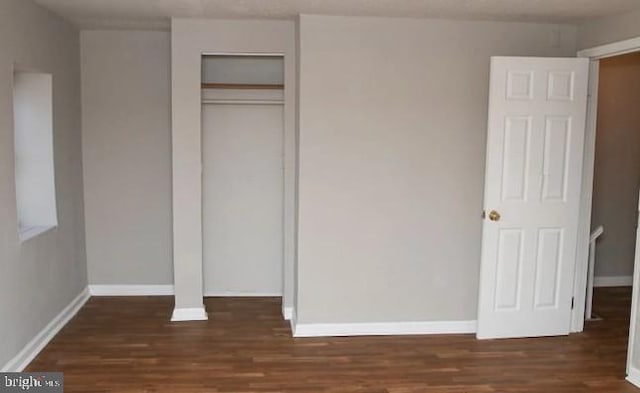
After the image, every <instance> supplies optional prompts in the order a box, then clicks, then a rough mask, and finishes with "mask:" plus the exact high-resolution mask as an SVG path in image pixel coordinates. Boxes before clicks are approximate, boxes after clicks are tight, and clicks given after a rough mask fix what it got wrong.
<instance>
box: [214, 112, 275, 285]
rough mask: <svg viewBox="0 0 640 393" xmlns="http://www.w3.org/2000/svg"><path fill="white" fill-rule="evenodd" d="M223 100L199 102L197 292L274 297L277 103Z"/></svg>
mask: <svg viewBox="0 0 640 393" xmlns="http://www.w3.org/2000/svg"><path fill="white" fill-rule="evenodd" d="M239 101H241V100H239ZM229 102H231V101H227V103H225V104H213V105H212V104H207V105H203V106H202V125H203V126H202V133H203V135H202V155H203V191H202V192H203V212H202V215H203V277H204V294H205V296H281V295H282V280H283V277H282V275H283V231H282V225H283V222H282V209H283V181H284V180H283V157H282V154H283V153H282V152H283V147H282V143H283V107H282V105H273V104H266V105H265V104H246V103H239V104H230V103H229Z"/></svg>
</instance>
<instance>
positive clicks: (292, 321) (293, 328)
mask: <svg viewBox="0 0 640 393" xmlns="http://www.w3.org/2000/svg"><path fill="white" fill-rule="evenodd" d="M297 323H298V316H297V315H296V309H295V308H292V309H291V319H289V325H290V326H291V335H292V336H293V337H296V324H297Z"/></svg>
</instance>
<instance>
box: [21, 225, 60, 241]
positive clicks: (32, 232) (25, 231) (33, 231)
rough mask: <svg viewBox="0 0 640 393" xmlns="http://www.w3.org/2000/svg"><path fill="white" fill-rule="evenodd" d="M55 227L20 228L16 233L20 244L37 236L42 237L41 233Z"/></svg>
mask: <svg viewBox="0 0 640 393" xmlns="http://www.w3.org/2000/svg"><path fill="white" fill-rule="evenodd" d="M55 227H56V226H55V225H45V226H31V227H21V228H20V231H19V232H18V236H19V237H20V242H21V243H24V242H26V241H27V240H29V239H33V238H34V237H36V236H38V235H42V234H43V233H45V232H48V231H50V230H51V229H53V228H55Z"/></svg>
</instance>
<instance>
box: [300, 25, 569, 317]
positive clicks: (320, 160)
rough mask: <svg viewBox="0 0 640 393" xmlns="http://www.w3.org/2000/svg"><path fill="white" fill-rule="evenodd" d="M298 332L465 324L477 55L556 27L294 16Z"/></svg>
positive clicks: (470, 284) (557, 38)
mask: <svg viewBox="0 0 640 393" xmlns="http://www.w3.org/2000/svg"><path fill="white" fill-rule="evenodd" d="M299 29H300V37H299V40H300V44H299V45H300V49H299V56H300V61H299V67H300V68H299V72H300V81H299V88H300V97H299V100H300V102H299V108H300V119H299V122H300V125H299V133H300V135H299V138H300V139H299V145H300V146H299V154H300V158H299V159H300V168H299V222H298V225H299V233H298V273H297V274H298V282H297V284H298V298H297V302H298V304H297V310H296V312H297V316H298V323H303V324H304V323H339V322H396V321H438V320H445V321H446V320H472V319H475V318H476V312H477V299H478V274H479V264H480V246H481V243H480V237H481V218H480V215H481V212H482V199H483V183H484V180H483V177H484V163H485V144H486V134H487V100H488V86H489V57H490V56H494V55H512V56H518V55H520V56H522V55H528V56H575V28H573V27H571V26H561V25H544V24H514V23H498V22H464V21H445V20H418V19H386V18H354V17H328V16H302V17H301V18H300V26H299Z"/></svg>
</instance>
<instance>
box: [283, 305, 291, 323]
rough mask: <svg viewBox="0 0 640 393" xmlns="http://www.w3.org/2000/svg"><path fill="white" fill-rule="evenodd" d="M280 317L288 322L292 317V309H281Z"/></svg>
mask: <svg viewBox="0 0 640 393" xmlns="http://www.w3.org/2000/svg"><path fill="white" fill-rule="evenodd" d="M282 317H283V318H284V320H285V321H290V320H291V317H293V307H282Z"/></svg>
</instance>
